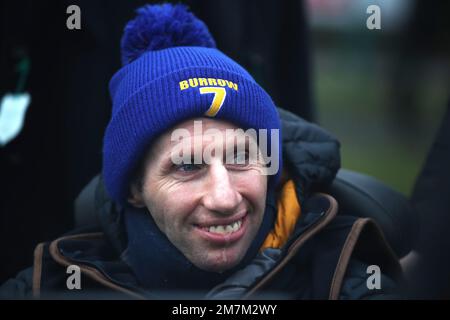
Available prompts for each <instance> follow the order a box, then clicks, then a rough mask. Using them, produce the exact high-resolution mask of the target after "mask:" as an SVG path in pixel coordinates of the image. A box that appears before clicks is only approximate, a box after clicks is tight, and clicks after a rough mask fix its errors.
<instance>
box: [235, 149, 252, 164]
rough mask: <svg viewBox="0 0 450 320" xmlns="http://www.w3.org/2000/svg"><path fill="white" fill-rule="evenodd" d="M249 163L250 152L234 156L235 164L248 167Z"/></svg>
mask: <svg viewBox="0 0 450 320" xmlns="http://www.w3.org/2000/svg"><path fill="white" fill-rule="evenodd" d="M248 162H249V154H248V152H239V153H237V154H236V155H235V156H234V163H235V164H241V165H247V164H248Z"/></svg>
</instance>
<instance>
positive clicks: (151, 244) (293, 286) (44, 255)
mask: <svg viewBox="0 0 450 320" xmlns="http://www.w3.org/2000/svg"><path fill="white" fill-rule="evenodd" d="M122 60H123V64H124V66H123V67H122V69H121V70H119V71H118V72H117V73H116V74H115V75H114V77H113V78H112V80H111V83H110V92H111V97H112V101H113V112H112V117H111V120H110V123H109V125H108V127H107V129H106V132H105V137H104V147H103V172H102V177H101V179H100V180H99V181H98V185H97V190H96V208H97V213H98V216H99V219H100V221H101V223H100V224H101V230H99V228H98V227H97V228H94V229H93V230H89V232H88V233H86V232H84V233H82V232H80V231H76V232H73V233H72V234H69V235H66V236H64V237H62V238H60V239H57V240H55V241H52V242H50V243H44V244H40V245H39V246H38V247H37V248H36V251H35V263H34V267H33V269H28V270H25V271H24V272H22V273H21V274H19V276H18V277H17V278H16V279H13V280H10V281H8V282H7V283H5V284H4V286H3V287H2V290H1V292H2V295H5V296H8V295H9V296H13V297H14V296H15V297H31V296H34V297H50V298H51V297H58V298H61V297H68V298H71V297H74V296H75V297H77V296H80V295H81V296H82V297H86V298H89V297H94V298H95V297H127V298H161V297H172V298H173V297H186V296H187V297H191V298H192V297H193V298H211V299H216V298H235V299H238V298H248V297H252V298H257V297H263V296H265V297H267V296H268V297H274V298H293V299H327V298H331V299H338V298H343V299H360V298H391V297H397V295H396V294H397V293H398V292H397V289H396V287H397V284H396V281H398V280H399V279H400V267H399V265H398V261H397V259H396V257H395V255H394V254H393V253H392V251H391V250H390V248H389V247H388V246H387V244H386V243H385V242H384V239H383V238H382V237H381V236H380V233H379V232H378V229H377V227H376V225H375V224H374V223H373V222H371V221H369V220H358V219H355V218H352V217H346V216H344V215H340V216H336V213H337V203H336V201H335V200H334V199H333V198H332V197H330V196H328V195H324V194H312V187H320V186H324V185H326V184H327V183H329V182H330V181H331V180H332V179H333V178H334V175H335V174H336V171H337V170H338V169H339V152H338V149H339V143H338V142H337V141H336V140H335V139H334V138H333V137H331V136H330V135H329V134H327V133H326V132H324V131H323V130H322V129H320V128H319V127H317V126H315V125H312V124H309V123H307V122H305V121H304V120H302V119H300V118H298V117H296V116H294V115H292V114H290V113H287V112H285V111H283V110H281V109H280V110H277V108H275V106H274V104H273V102H272V100H271V98H270V97H269V96H268V94H267V93H266V92H265V91H264V90H263V89H262V88H261V87H260V86H259V85H258V84H257V83H256V82H255V81H254V79H253V78H252V77H251V76H250V75H249V74H248V73H247V72H246V71H245V70H244V69H243V68H242V67H241V66H239V65H238V64H237V63H236V62H234V61H233V60H231V59H230V58H228V57H227V56H225V55H224V54H223V53H221V52H220V51H219V50H217V49H216V48H215V44H214V40H213V39H212V37H211V35H210V34H209V32H208V30H207V28H206V26H205V25H204V24H203V23H202V22H201V21H200V20H198V19H197V18H195V17H194V16H193V15H192V14H191V13H189V12H188V11H187V10H186V8H185V7H184V6H181V5H176V6H174V5H170V4H163V5H149V6H144V7H142V8H140V9H139V10H138V16H137V17H136V19H134V20H133V21H131V22H130V23H129V24H128V25H127V27H126V28H125V33H124V37H123V39H122ZM280 130H281V131H282V135H281V133H280ZM282 153H284V156H285V160H284V162H285V165H283V161H282V160H283V157H282ZM282 173H283V174H282ZM94 231H95V232H94ZM360 239H361V240H360ZM369 253H370V254H369ZM369 264H377V265H379V266H380V267H381V270H382V271H383V275H382V278H381V281H382V288H381V289H379V290H370V289H369V288H368V287H367V285H366V280H367V277H368V275H367V273H366V270H367V267H368V265H369ZM71 266H76V268H78V270H80V271H81V279H80V281H79V284H78V287H79V288H81V289H80V290H71V289H73V288H69V287H70V286H68V274H67V273H66V270H67V268H68V267H71Z"/></svg>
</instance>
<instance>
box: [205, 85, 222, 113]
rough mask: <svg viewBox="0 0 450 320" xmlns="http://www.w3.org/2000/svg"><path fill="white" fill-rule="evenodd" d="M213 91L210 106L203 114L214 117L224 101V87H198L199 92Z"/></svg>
mask: <svg viewBox="0 0 450 320" xmlns="http://www.w3.org/2000/svg"><path fill="white" fill-rule="evenodd" d="M207 93H213V94H214V99H213V101H212V103H211V107H209V109H208V111H206V112H205V115H206V116H208V117H215V116H216V114H217V113H218V112H219V110H220V108H222V105H223V102H224V101H225V97H226V96H227V91H226V90H225V88H217V87H203V88H200V94H207Z"/></svg>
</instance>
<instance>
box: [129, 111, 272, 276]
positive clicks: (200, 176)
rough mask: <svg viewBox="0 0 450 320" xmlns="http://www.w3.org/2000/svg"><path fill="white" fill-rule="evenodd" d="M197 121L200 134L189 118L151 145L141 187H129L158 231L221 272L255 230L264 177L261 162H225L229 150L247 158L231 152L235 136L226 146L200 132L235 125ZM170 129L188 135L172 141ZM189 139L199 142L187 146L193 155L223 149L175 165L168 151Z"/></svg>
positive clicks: (195, 260) (192, 257)
mask: <svg viewBox="0 0 450 320" xmlns="http://www.w3.org/2000/svg"><path fill="white" fill-rule="evenodd" d="M196 120H197V121H202V127H203V131H202V133H200V134H199V133H198V132H195V130H194V120H189V121H186V122H183V123H181V124H180V125H178V126H176V127H175V128H173V129H172V130H169V132H167V133H165V134H163V135H161V136H160V137H159V138H158V139H157V140H156V141H155V143H153V145H152V147H151V149H150V151H149V153H148V156H147V159H146V160H145V163H144V177H143V180H142V188H141V190H138V189H136V188H132V190H133V191H132V197H131V200H130V202H131V203H133V204H134V205H136V206H141V207H144V206H145V207H147V208H148V210H149V211H150V213H151V215H152V217H153V219H154V221H155V222H156V224H157V226H158V227H159V228H160V230H161V231H162V232H164V233H165V234H166V236H167V237H168V239H169V240H170V241H171V242H172V243H173V244H174V245H175V247H177V248H178V249H179V250H180V251H181V252H182V253H183V254H184V255H185V256H186V258H187V259H189V260H190V261H191V262H192V263H193V264H194V265H195V266H197V267H198V268H200V269H203V270H207V271H215V272H222V271H225V270H228V269H230V268H232V267H234V266H236V265H237V264H238V263H239V262H240V261H241V260H242V258H243V257H244V255H245V253H246V252H247V250H248V248H249V247H250V244H251V243H252V241H253V239H254V238H255V236H256V234H257V232H258V229H259V227H260V225H261V222H262V219H263V214H264V209H265V200H266V191H267V176H266V175H263V174H262V172H263V170H264V166H263V165H262V164H260V163H251V162H250V163H248V162H246V163H245V164H236V163H233V164H229V161H228V159H229V155H230V152H231V153H232V154H233V157H237V158H238V159H240V160H242V159H243V158H245V157H246V156H248V153H242V152H239V151H236V150H237V149H239V148H238V145H237V144H238V143H239V142H236V141H235V139H232V140H231V143H229V142H230V140H229V139H228V140H227V141H228V143H227V144H226V146H225V143H224V141H225V138H224V141H217V139H214V138H212V137H211V136H209V135H208V134H207V133H205V131H206V130H208V129H209V128H215V129H217V130H218V131H220V132H221V133H223V136H224V137H225V130H226V129H237V127H236V126H234V125H232V124H231V123H228V122H225V121H220V120H211V119H206V118H201V119H196ZM197 123H198V122H197ZM175 129H186V130H187V131H188V132H189V134H190V138H186V139H180V140H178V141H172V140H173V139H172V137H171V133H172V132H173V130H175ZM194 140H195V141H200V142H199V143H198V144H196V147H195V148H192V153H193V157H194V154H197V155H198V154H199V152H200V153H202V152H203V151H205V149H206V150H211V148H214V147H218V148H217V150H220V147H222V149H223V152H216V153H215V154H214V153H212V154H213V155H212V156H211V158H210V159H209V161H207V163H205V162H203V163H200V164H186V163H181V164H175V163H174V161H173V158H172V156H171V155H173V152H174V150H175V149H176V146H177V144H178V145H179V143H180V142H181V143H188V144H189V145H194V143H192V142H193V141H194ZM233 141H234V142H233ZM189 150H191V149H189ZM239 150H241V149H239ZM226 155H227V156H228V158H226ZM149 245H151V244H149Z"/></svg>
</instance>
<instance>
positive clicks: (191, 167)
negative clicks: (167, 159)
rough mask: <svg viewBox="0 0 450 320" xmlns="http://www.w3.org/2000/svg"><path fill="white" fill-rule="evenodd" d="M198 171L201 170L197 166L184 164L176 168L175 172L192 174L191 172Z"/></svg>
mask: <svg viewBox="0 0 450 320" xmlns="http://www.w3.org/2000/svg"><path fill="white" fill-rule="evenodd" d="M200 169H201V166H200V165H198V164H190V163H186V164H180V165H178V166H176V170H177V171H181V172H193V171H196V170H200Z"/></svg>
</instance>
